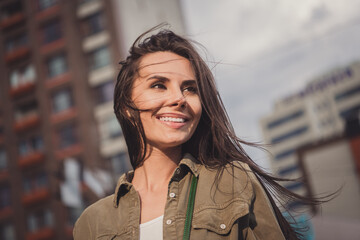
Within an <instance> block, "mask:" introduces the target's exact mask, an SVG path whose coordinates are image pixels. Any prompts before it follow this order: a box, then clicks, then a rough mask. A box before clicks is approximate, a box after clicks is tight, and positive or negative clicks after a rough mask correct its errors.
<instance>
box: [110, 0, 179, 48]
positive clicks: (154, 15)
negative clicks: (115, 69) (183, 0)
mask: <svg viewBox="0 0 360 240" xmlns="http://www.w3.org/2000/svg"><path fill="white" fill-rule="evenodd" d="M113 2H114V3H113V4H114V7H115V8H116V11H117V14H116V17H117V22H118V24H117V27H118V29H119V34H120V35H121V39H122V41H121V46H122V53H123V54H124V55H127V53H128V51H129V48H130V47H131V45H132V43H133V42H134V41H135V39H136V38H137V37H138V36H139V35H140V34H142V33H143V32H145V31H146V30H149V29H150V28H152V27H155V26H156V25H158V24H160V23H163V22H166V23H169V24H170V25H171V28H170V30H172V31H175V32H176V33H178V34H185V27H184V21H183V16H182V11H181V4H180V1H179V0H134V1H127V0H113Z"/></svg>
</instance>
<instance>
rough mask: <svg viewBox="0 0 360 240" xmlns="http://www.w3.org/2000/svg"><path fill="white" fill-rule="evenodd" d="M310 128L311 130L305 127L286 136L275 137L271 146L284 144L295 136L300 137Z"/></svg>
mask: <svg viewBox="0 0 360 240" xmlns="http://www.w3.org/2000/svg"><path fill="white" fill-rule="evenodd" d="M308 128H309V127H308V126H303V127H300V128H297V129H295V130H293V131H291V132H289V133H286V134H284V135H281V136H278V137H275V138H273V139H272V140H271V144H277V143H280V142H283V141H284V140H286V139H289V138H293V137H295V136H299V135H301V134H303V133H305V132H306V131H307V130H308Z"/></svg>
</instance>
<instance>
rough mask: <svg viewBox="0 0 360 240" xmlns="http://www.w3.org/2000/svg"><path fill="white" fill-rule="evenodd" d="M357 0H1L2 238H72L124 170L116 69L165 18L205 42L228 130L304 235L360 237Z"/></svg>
mask: <svg viewBox="0 0 360 240" xmlns="http://www.w3.org/2000/svg"><path fill="white" fill-rule="evenodd" d="M359 9H360V0H345V1H344V0H342V1H340V0H332V1H321V0H311V1H310V0H306V1H301V2H296V3H294V2H292V1H286V0H267V1H264V0H242V1H235V0H224V1H215V0H196V1H191V0H182V1H181V0H73V1H70V0H27V1H25V0H1V1H0V239H4V240H15V239H16V240H22V239H26V240H37V239H39V240H40V239H44V240H45V239H72V228H73V224H74V222H75V221H76V219H77V217H78V216H79V214H81V212H82V211H83V209H84V208H86V207H87V206H88V205H89V204H91V203H93V202H95V201H97V200H98V199H99V198H101V197H104V196H105V195H109V194H111V193H112V192H113V189H114V187H115V184H116V181H117V178H118V177H119V176H120V175H121V174H122V173H124V172H125V171H127V170H129V169H131V166H130V164H129V160H128V156H127V150H126V145H125V142H124V139H123V135H122V131H121V129H120V127H119V125H118V123H117V120H116V118H115V115H114V113H113V109H112V101H113V88H114V80H115V78H116V74H117V72H118V69H119V66H118V62H119V61H120V60H121V59H124V58H125V57H126V55H127V52H128V49H129V47H130V45H131V43H132V42H133V41H134V40H135V39H136V37H137V36H138V35H140V34H141V33H142V32H144V31H145V30H147V29H149V28H151V27H153V26H155V25H157V24H159V23H162V22H167V23H169V24H170V29H171V30H173V31H175V32H176V33H179V34H181V35H184V36H187V37H189V38H191V39H193V40H196V41H198V42H199V43H201V44H202V45H203V46H204V47H205V49H206V50H204V48H202V47H201V46H199V50H200V51H201V53H202V55H203V57H204V59H205V60H206V62H207V63H208V64H209V66H210V67H211V69H212V71H213V73H214V75H215V78H216V81H217V85H218V88H219V90H220V94H221V96H222V98H223V101H224V104H225V106H226V108H227V111H228V114H229V117H230V119H231V121H232V123H233V125H234V128H235V131H236V133H237V135H238V136H239V137H240V138H242V139H244V140H247V141H252V142H261V143H266V144H270V145H269V147H268V149H269V152H268V153H266V152H263V151H260V150H258V149H256V148H249V147H246V146H244V147H245V148H246V150H247V151H248V152H249V154H250V156H251V157H252V158H253V159H254V160H255V161H256V162H257V163H258V164H259V165H261V166H262V167H263V168H264V169H266V170H267V171H269V172H272V173H274V174H276V175H278V176H281V177H285V178H298V177H302V181H300V182H296V183H295V182H285V183H283V184H284V186H285V187H286V188H288V189H290V190H292V191H295V192H296V193H299V194H301V195H305V196H319V195H320V196H321V195H324V194H329V193H332V192H334V191H336V190H338V189H340V188H341V191H340V192H339V195H338V196H337V197H336V198H335V199H334V200H332V201H330V202H328V203H325V204H323V205H322V207H306V206H304V205H302V204H301V203H300V202H287V203H286V204H287V205H288V207H289V208H290V209H291V210H292V212H293V214H295V216H296V218H297V219H298V220H299V224H300V225H308V226H309V230H308V231H307V233H306V239H359V236H360V178H359V173H360V120H359V119H360V117H359V114H360V14H359V13H360V11H359Z"/></svg>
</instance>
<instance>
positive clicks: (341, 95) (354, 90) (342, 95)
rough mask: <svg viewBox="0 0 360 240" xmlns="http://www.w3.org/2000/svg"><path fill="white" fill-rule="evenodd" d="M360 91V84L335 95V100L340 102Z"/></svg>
mask: <svg viewBox="0 0 360 240" xmlns="http://www.w3.org/2000/svg"><path fill="white" fill-rule="evenodd" d="M359 93H360V85H358V86H355V87H352V88H350V89H348V90H346V91H344V92H342V93H339V94H337V95H336V96H335V101H337V102H339V101H341V100H344V99H347V98H349V97H352V96H355V95H358V94H359Z"/></svg>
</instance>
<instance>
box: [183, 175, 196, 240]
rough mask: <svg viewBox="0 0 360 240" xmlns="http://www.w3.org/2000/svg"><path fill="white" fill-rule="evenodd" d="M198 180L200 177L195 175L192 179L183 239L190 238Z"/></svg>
mask: <svg viewBox="0 0 360 240" xmlns="http://www.w3.org/2000/svg"><path fill="white" fill-rule="evenodd" d="M197 182H198V178H197V177H195V176H194V175H193V176H192V179H191V187H190V194H189V202H188V205H187V211H186V219H185V227H184V235H183V240H189V239H190V229H191V220H192V215H193V211H194V202H195V193H196V186H197Z"/></svg>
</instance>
